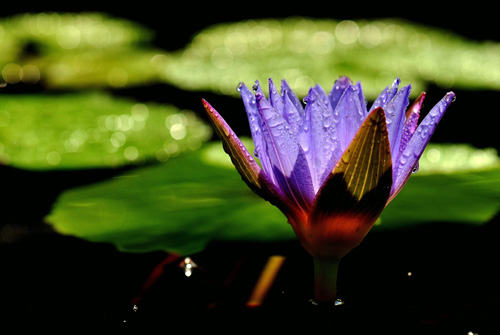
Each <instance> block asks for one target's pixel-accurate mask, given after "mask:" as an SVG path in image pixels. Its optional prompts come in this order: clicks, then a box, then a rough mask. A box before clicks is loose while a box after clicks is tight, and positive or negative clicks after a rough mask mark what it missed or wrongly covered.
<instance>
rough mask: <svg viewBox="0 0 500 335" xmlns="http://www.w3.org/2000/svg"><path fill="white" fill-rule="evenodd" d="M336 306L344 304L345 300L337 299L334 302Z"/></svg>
mask: <svg viewBox="0 0 500 335" xmlns="http://www.w3.org/2000/svg"><path fill="white" fill-rule="evenodd" d="M333 304H334V305H335V306H342V305H343V304H344V302H343V301H342V300H340V299H336V300H335V302H334V303H333Z"/></svg>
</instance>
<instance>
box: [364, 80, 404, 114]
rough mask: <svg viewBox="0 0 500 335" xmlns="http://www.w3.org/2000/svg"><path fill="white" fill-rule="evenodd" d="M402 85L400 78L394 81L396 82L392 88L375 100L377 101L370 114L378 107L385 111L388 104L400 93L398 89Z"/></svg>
mask: <svg viewBox="0 0 500 335" xmlns="http://www.w3.org/2000/svg"><path fill="white" fill-rule="evenodd" d="M400 83H401V80H400V79H399V78H396V79H395V80H394V82H393V83H392V86H391V87H386V88H385V89H384V90H383V91H382V92H381V93H380V95H379V96H378V97H377V99H375V101H374V102H373V105H372V107H371V108H370V112H371V111H372V110H374V109H375V108H377V107H382V108H383V109H384V110H385V108H386V106H387V104H388V103H389V102H390V101H391V100H392V99H393V98H394V96H395V95H396V93H397V92H398V87H399V84H400Z"/></svg>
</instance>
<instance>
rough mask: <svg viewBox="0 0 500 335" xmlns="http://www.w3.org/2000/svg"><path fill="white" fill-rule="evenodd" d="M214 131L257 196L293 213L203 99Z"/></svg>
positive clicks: (231, 132) (228, 128) (224, 122)
mask: <svg viewBox="0 0 500 335" xmlns="http://www.w3.org/2000/svg"><path fill="white" fill-rule="evenodd" d="M202 103H203V107H204V108H205V110H206V112H207V114H208V117H209V119H210V121H211V122H212V124H213V126H214V129H215V132H216V133H217V135H218V136H219V137H220V138H221V140H222V144H223V147H224V150H225V151H226V152H227V154H228V155H229V156H230V157H231V161H232V162H233V164H234V166H235V167H236V170H238V172H239V173H240V175H241V177H242V179H243V180H244V181H245V182H246V183H247V185H248V186H249V187H250V188H251V189H252V190H253V191H254V192H255V193H257V194H258V195H259V196H261V197H262V198H264V199H266V200H268V201H269V202H270V203H272V204H274V205H275V206H277V207H278V208H280V209H281V210H282V211H283V212H285V213H293V212H294V209H293V207H291V206H290V205H289V204H288V203H287V202H286V199H285V197H284V195H283V193H282V192H281V191H280V190H279V189H278V188H277V187H276V186H275V185H274V184H273V183H272V182H271V181H270V179H269V178H268V177H267V176H266V175H265V174H264V172H263V171H262V169H261V168H260V166H259V164H257V162H256V161H255V159H254V158H253V157H252V155H251V154H250V153H249V152H248V150H247V149H246V147H245V146H244V145H243V143H242V142H241V141H240V139H239V138H238V137H237V136H236V134H235V133H234V132H233V130H232V129H231V128H230V127H229V125H228V124H227V123H226V121H224V119H223V118H222V117H221V116H220V114H219V113H218V112H217V111H216V110H215V109H214V108H213V107H212V106H211V105H210V104H209V103H208V102H207V101H205V100H202Z"/></svg>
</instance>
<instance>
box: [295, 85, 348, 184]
mask: <svg viewBox="0 0 500 335" xmlns="http://www.w3.org/2000/svg"><path fill="white" fill-rule="evenodd" d="M305 113H306V115H308V116H309V118H308V121H309V127H308V128H307V129H304V128H303V129H302V131H301V133H300V140H301V145H302V147H303V148H304V150H305V151H306V157H307V160H308V162H309V166H310V169H311V174H312V178H313V185H314V191H315V192H317V191H318V190H319V188H320V187H321V185H322V184H323V181H324V180H325V178H326V177H327V176H328V175H329V174H330V172H331V171H332V169H333V167H334V165H335V163H336V162H337V161H338V160H339V159H340V156H341V155H342V151H341V150H340V145H339V140H338V135H337V126H336V120H335V119H334V113H333V110H332V108H331V106H330V103H329V97H328V96H327V95H326V93H325V91H323V89H322V88H321V86H319V85H316V86H315V87H313V88H311V89H310V90H309V94H308V96H307V105H306V109H305ZM304 142H307V144H306V145H305V143H304ZM306 148H307V149H306Z"/></svg>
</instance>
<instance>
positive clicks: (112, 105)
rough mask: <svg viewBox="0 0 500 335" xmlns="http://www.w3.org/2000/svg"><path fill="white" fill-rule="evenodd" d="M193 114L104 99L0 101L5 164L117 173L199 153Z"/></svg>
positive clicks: (202, 127)
mask: <svg viewBox="0 0 500 335" xmlns="http://www.w3.org/2000/svg"><path fill="white" fill-rule="evenodd" d="M210 136H211V129H210V127H209V126H208V125H206V124H205V123H204V122H202V121H201V119H199V118H198V117H197V116H196V115H195V114H194V113H193V112H190V111H181V110H178V109H177V108H175V107H173V106H169V105H161V104H156V103H138V102H137V101H133V100H130V99H124V98H117V97H111V96H110V95H107V94H104V93H85V94H67V95H0V162H1V163H2V164H5V165H12V166H15V167H19V168H25V169H36V170H44V169H69V168H102V167H117V166H123V165H127V164H139V163H143V162H145V161H148V160H154V161H157V160H159V161H165V160H167V159H168V158H169V157H175V156H177V155H178V154H179V153H181V152H183V151H189V150H194V149H198V148H199V147H200V146H201V144H202V142H204V141H206V140H207V139H209V138H210Z"/></svg>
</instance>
